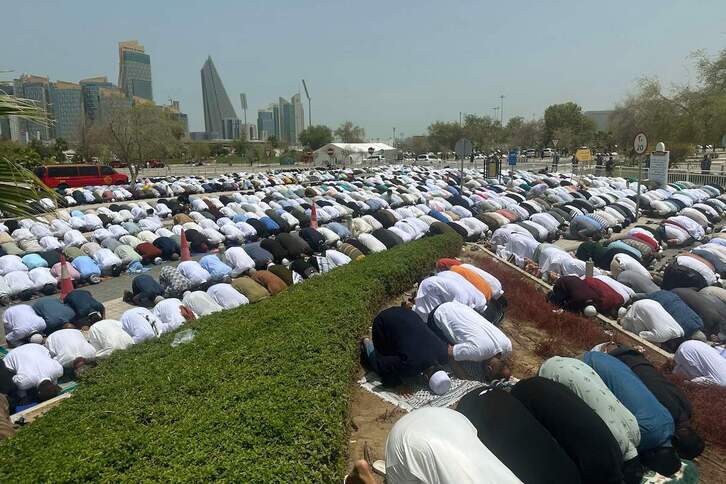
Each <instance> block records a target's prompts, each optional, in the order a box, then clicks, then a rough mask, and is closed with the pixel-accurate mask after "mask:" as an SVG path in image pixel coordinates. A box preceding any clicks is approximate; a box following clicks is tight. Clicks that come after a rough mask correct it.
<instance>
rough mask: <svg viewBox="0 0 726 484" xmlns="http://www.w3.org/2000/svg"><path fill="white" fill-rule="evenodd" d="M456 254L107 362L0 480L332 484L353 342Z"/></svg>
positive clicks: (419, 253) (298, 289)
mask: <svg viewBox="0 0 726 484" xmlns="http://www.w3.org/2000/svg"><path fill="white" fill-rule="evenodd" d="M461 244H462V240H461V238H460V237H459V236H458V235H439V236H435V237H430V238H425V239H423V240H419V241H416V242H411V243H409V244H406V245H403V246H399V247H396V248H394V249H392V250H390V251H386V252H383V253H380V254H376V255H372V256H370V257H366V258H365V259H364V260H362V261H358V262H353V263H351V264H349V265H347V266H345V267H341V268H338V269H336V270H335V271H333V272H331V273H329V274H326V275H325V276H322V277H317V278H313V279H310V280H308V281H306V282H305V283H304V284H302V285H299V286H295V287H292V288H290V289H289V290H288V291H286V292H284V293H282V294H280V295H278V296H276V297H274V298H270V299H267V300H265V301H262V302H260V303H258V304H255V305H250V306H243V307H240V308H237V309H235V310H231V311H226V312H223V313H217V314H213V315H211V316H208V317H206V318H203V319H201V320H199V321H198V322H196V323H194V327H195V329H196V332H197V334H196V337H195V339H194V340H193V341H192V342H190V343H187V344H184V345H181V346H179V347H177V348H171V346H170V343H171V341H172V339H173V337H174V334H170V335H164V336H163V337H162V338H160V339H159V340H156V341H153V342H149V343H145V344H141V345H139V346H136V347H132V348H131V349H129V350H127V351H124V352H120V353H117V354H115V355H114V356H113V357H112V358H110V359H109V360H107V361H104V362H102V363H101V364H99V366H98V367H97V368H96V369H94V370H93V371H91V372H89V373H88V375H87V377H85V378H84V380H83V383H82V384H81V385H80V386H79V388H78V389H77V390H76V391H75V393H74V396H73V397H72V398H70V399H68V400H66V401H64V402H63V403H62V404H61V405H59V406H58V407H57V408H55V409H53V410H52V411H50V412H49V413H48V414H47V415H45V416H44V417H42V418H40V419H39V420H37V421H36V422H34V423H33V424H32V425H30V426H29V427H28V428H26V429H23V430H21V431H20V432H19V433H18V435H17V436H16V437H14V438H11V439H9V440H7V441H6V442H4V443H3V444H2V445H0V469H2V473H3V476H4V479H3V480H8V481H9V482H50V481H76V482H83V481H134V482H139V481H191V480H195V481H200V482H201V481H209V480H217V479H222V480H225V481H235V482H335V481H338V480H339V479H340V477H341V476H342V475H343V472H344V464H345V453H346V448H347V434H348V429H347V411H348V404H349V396H350V390H351V380H352V377H353V375H354V372H355V369H356V365H357V361H358V358H357V341H358V337H359V336H360V335H361V334H362V333H363V332H364V331H365V328H366V327H367V326H368V325H369V324H370V322H371V319H372V317H373V313H374V312H375V311H377V310H378V309H379V308H380V306H381V305H382V304H383V303H384V302H386V301H387V300H388V299H389V298H390V297H392V296H395V295H398V294H400V293H402V292H404V291H405V290H408V289H409V288H410V287H411V285H412V284H413V283H414V282H416V281H417V280H418V279H420V278H421V277H423V276H424V275H426V273H428V272H429V271H431V269H432V268H433V267H434V263H435V261H436V260H437V259H438V258H440V257H450V256H454V255H456V254H457V253H458V252H459V251H460V249H461ZM188 326H189V325H187V327H188Z"/></svg>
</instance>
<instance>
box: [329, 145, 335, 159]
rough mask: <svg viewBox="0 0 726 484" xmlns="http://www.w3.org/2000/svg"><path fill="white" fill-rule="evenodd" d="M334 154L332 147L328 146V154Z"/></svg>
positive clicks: (331, 155)
mask: <svg viewBox="0 0 726 484" xmlns="http://www.w3.org/2000/svg"><path fill="white" fill-rule="evenodd" d="M334 154H335V150H334V149H333V148H332V147H331V148H328V156H330V157H331V158H332V157H333V155H334Z"/></svg>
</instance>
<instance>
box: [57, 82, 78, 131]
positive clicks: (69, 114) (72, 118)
mask: <svg viewBox="0 0 726 484" xmlns="http://www.w3.org/2000/svg"><path fill="white" fill-rule="evenodd" d="M50 104H51V109H50V111H51V116H52V118H53V121H54V122H53V130H54V136H55V137H56V138H63V139H64V140H66V141H70V142H77V141H78V140H80V138H81V129H82V126H83V96H82V94H81V85H80V84H75V83H72V82H63V81H57V82H53V83H51V84H50Z"/></svg>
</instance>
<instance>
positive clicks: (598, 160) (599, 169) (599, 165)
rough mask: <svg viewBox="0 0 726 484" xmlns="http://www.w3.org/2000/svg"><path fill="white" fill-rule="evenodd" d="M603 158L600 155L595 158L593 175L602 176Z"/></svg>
mask: <svg viewBox="0 0 726 484" xmlns="http://www.w3.org/2000/svg"><path fill="white" fill-rule="evenodd" d="M602 165H603V158H602V153H598V154H597V155H596V156H595V173H596V174H597V175H602V168H603V166H602Z"/></svg>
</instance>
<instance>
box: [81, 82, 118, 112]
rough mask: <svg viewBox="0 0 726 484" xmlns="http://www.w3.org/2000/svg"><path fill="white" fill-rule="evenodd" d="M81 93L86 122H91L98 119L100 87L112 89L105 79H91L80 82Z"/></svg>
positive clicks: (111, 84) (111, 85)
mask: <svg viewBox="0 0 726 484" xmlns="http://www.w3.org/2000/svg"><path fill="white" fill-rule="evenodd" d="M80 84H81V93H82V94H83V110H84V111H85V113H86V120H87V121H88V122H93V121H95V120H96V118H98V103H99V102H100V101H99V93H98V91H99V89H100V88H102V87H106V88H108V87H114V86H113V83H111V82H108V79H107V78H106V77H92V78H90V79H83V80H82V81H81V82H80Z"/></svg>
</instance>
